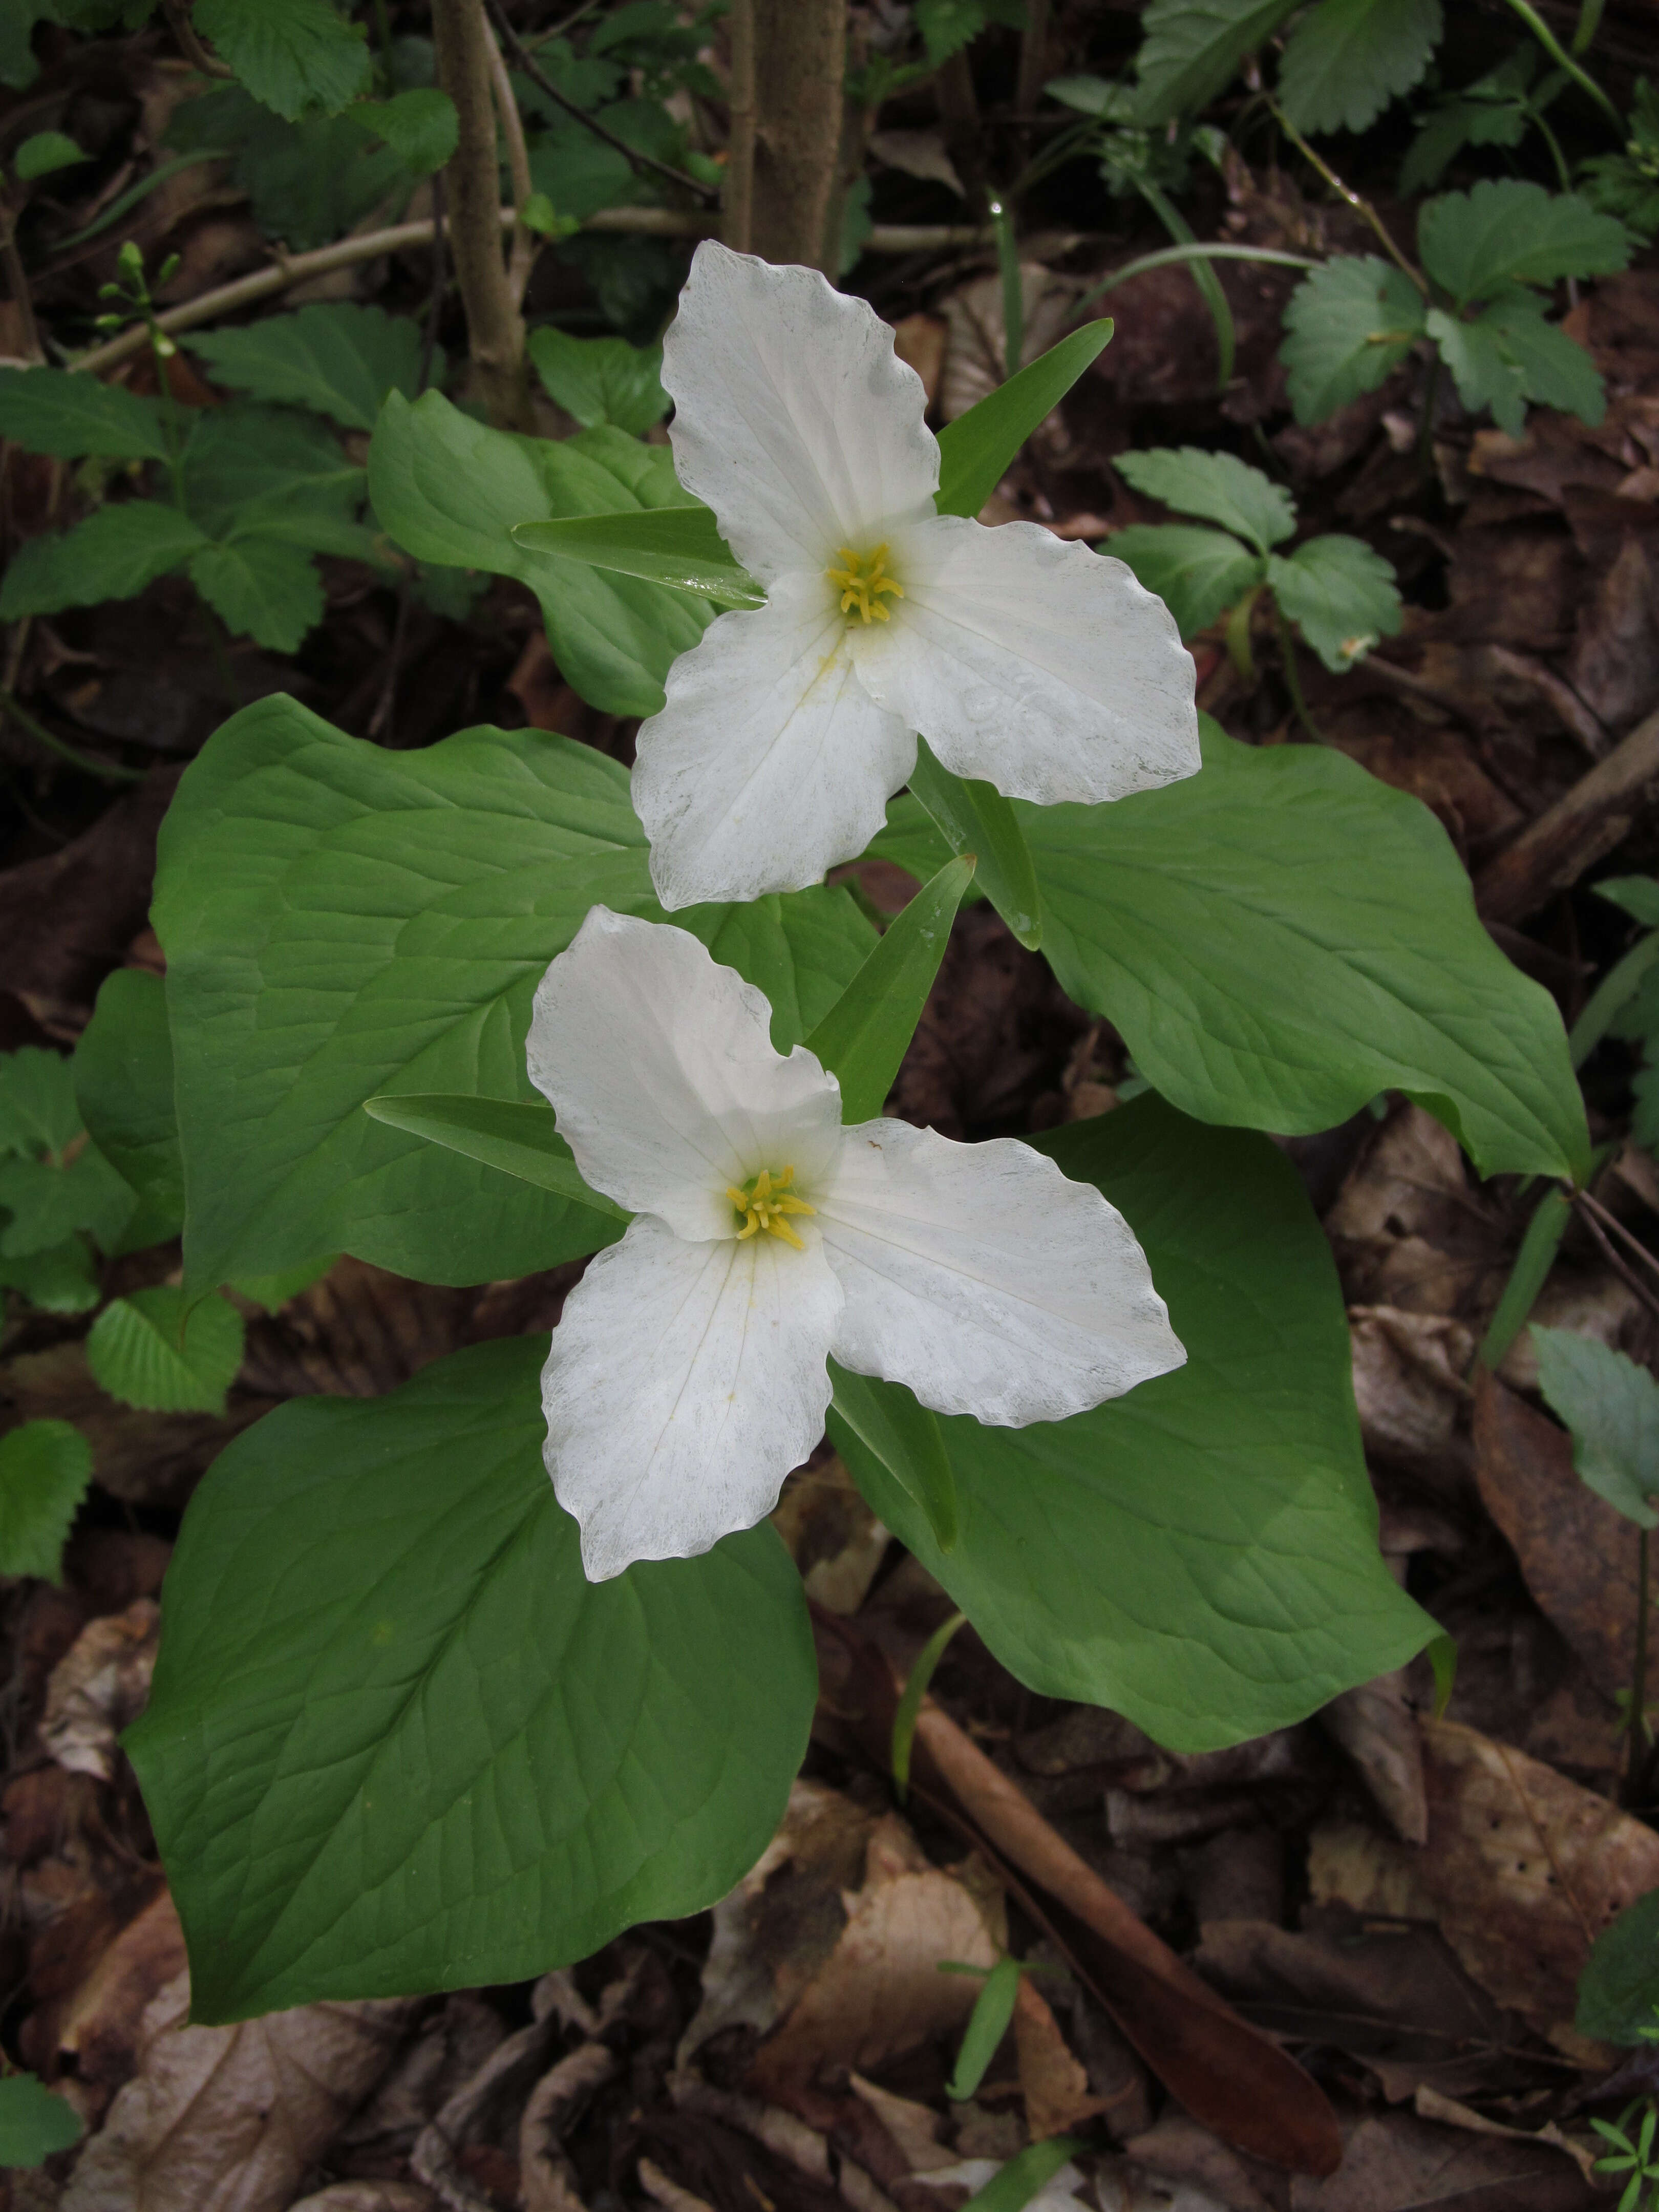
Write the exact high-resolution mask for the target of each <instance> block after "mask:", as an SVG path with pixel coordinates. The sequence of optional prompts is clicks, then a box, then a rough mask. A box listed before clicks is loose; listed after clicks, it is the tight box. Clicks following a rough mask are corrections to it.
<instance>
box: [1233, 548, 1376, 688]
mask: <svg viewBox="0 0 1659 2212" xmlns="http://www.w3.org/2000/svg"><path fill="white" fill-rule="evenodd" d="M1267 581H1268V583H1269V584H1271V585H1272V586H1273V595H1274V597H1275V598H1276V599H1278V601H1279V605H1280V606H1281V607H1282V608H1283V609H1284V611H1285V613H1286V614H1287V615H1288V616H1289V617H1290V618H1291V621H1292V622H1293V623H1295V624H1296V626H1297V629H1299V630H1300V631H1301V633H1302V635H1303V636H1304V638H1306V640H1307V641H1308V643H1309V644H1310V646H1312V647H1313V649H1314V651H1315V652H1316V653H1317V654H1318V655H1319V657H1320V659H1322V661H1323V662H1324V664H1325V665H1326V667H1327V668H1329V669H1333V670H1334V671H1335V672H1336V673H1337V674H1338V675H1339V676H1340V675H1341V674H1342V672H1343V671H1344V670H1346V669H1349V668H1352V666H1353V665H1354V663H1355V662H1356V661H1357V660H1362V659H1364V656H1365V655H1366V653H1369V652H1370V649H1371V647H1373V646H1374V645H1375V644H1376V641H1377V640H1378V638H1380V637H1393V636H1394V635H1395V633H1396V632H1397V631H1398V629H1399V628H1400V625H1401V622H1402V621H1403V620H1404V619H1405V617H1404V615H1403V613H1402V611H1401V605H1400V590H1399V586H1397V585H1396V584H1395V578H1394V566H1393V563H1392V562H1389V561H1387V560H1385V559H1384V558H1383V556H1382V554H1380V553H1376V552H1374V551H1373V550H1371V548H1370V546H1369V545H1367V544H1366V543H1365V542H1364V538H1343V537H1340V536H1334V537H1330V538H1309V540H1308V541H1307V543H1306V544H1304V545H1298V546H1297V549H1296V550H1295V551H1294V552H1293V553H1291V554H1288V555H1280V554H1278V553H1275V554H1273V556H1271V557H1270V558H1269V560H1268V562H1267Z"/></svg>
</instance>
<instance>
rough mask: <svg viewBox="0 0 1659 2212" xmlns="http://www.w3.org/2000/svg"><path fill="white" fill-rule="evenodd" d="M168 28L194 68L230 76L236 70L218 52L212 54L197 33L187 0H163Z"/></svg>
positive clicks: (204, 74) (206, 74)
mask: <svg viewBox="0 0 1659 2212" xmlns="http://www.w3.org/2000/svg"><path fill="white" fill-rule="evenodd" d="M163 5H164V9H165V12H166V15H167V28H168V29H169V30H170V31H171V32H172V33H173V38H174V39H175V40H176V41H177V42H178V47H179V52H180V53H181V54H182V55H183V56H184V58H185V60H186V61H187V62H188V63H189V64H190V65H191V68H192V69H198V70H201V72H202V75H203V76H216V77H229V76H235V74H236V72H235V70H234V69H232V68H231V66H230V64H229V63H228V62H222V61H221V60H220V59H219V57H218V56H217V54H210V52H208V50H207V48H206V47H205V46H204V45H203V44H202V41H201V40H200V39H199V38H198V37H197V34H196V26H195V25H194V24H193V23H192V22H191V20H190V9H189V7H188V5H187V4H186V0H163Z"/></svg>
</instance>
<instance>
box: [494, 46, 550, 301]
mask: <svg viewBox="0 0 1659 2212" xmlns="http://www.w3.org/2000/svg"><path fill="white" fill-rule="evenodd" d="M484 36H485V38H486V39H488V40H489V89H490V91H491V93H492V94H494V95H495V114H496V118H497V120H498V121H499V122H500V124H501V136H502V137H503V138H504V139H505V140H506V141H507V174H508V175H509V176H510V177H511V178H512V179H513V206H514V207H515V208H519V209H522V208H523V206H524V204H525V203H526V200H527V199H528V198H529V197H530V195H531V191H532V189H533V187H532V184H531V179H530V149H529V147H528V146H526V143H525V136H524V118H523V117H522V116H521V115H520V113H519V103H518V101H517V100H516V99H515V98H514V97H513V80H512V79H511V77H509V76H508V75H507V64H506V63H505V62H504V61H503V60H502V59H501V47H500V46H498V45H497V43H496V41H495V39H494V38H493V37H491V36H490V30H489V24H488V22H486V23H485V25H484ZM540 248H541V240H539V239H538V237H537V235H536V234H535V232H534V231H533V230H531V229H528V228H526V225H525V224H523V223H522V222H520V223H517V224H515V225H514V226H513V245H512V250H511V252H509V254H508V256H507V291H508V292H509V294H510V295H512V300H513V307H515V308H518V307H523V305H524V295H525V288H526V286H527V285H528V283H529V282H530V272H531V270H532V268H533V267H534V265H535V261H536V256H537V254H538V252H539V251H540Z"/></svg>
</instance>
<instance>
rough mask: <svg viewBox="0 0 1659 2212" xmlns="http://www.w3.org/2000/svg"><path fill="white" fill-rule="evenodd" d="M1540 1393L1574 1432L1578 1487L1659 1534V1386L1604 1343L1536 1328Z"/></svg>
mask: <svg viewBox="0 0 1659 2212" xmlns="http://www.w3.org/2000/svg"><path fill="white" fill-rule="evenodd" d="M1532 1340H1533V1346H1534V1350H1535V1351H1536V1352H1537V1354H1538V1387H1539V1389H1541V1391H1542V1392H1543V1394H1544V1397H1545V1399H1546V1401H1547V1403H1548V1405H1549V1406H1550V1407H1551V1409H1552V1410H1553V1412H1555V1413H1559V1415H1560V1417H1561V1419H1563V1420H1564V1421H1565V1423H1566V1425H1567V1427H1568V1428H1569V1430H1571V1433H1572V1463H1573V1466H1574V1467H1575V1468H1576V1469H1577V1473H1578V1476H1579V1480H1581V1481H1582V1482H1583V1483H1584V1484H1585V1485H1586V1486H1587V1487H1588V1488H1589V1489H1591V1490H1593V1491H1594V1492H1595V1494H1596V1496H1597V1497H1598V1498H1606V1500H1607V1504H1609V1505H1613V1506H1616V1507H1617V1508H1618V1510H1619V1511H1620V1513H1622V1514H1624V1515H1625V1516H1626V1519H1627V1520H1631V1521H1634V1522H1636V1524H1637V1526H1638V1528H1659V1510H1656V1506H1655V1503H1654V1501H1655V1500H1656V1498H1659V1383H1656V1382H1655V1380H1654V1378H1653V1376H1651V1375H1650V1373H1649V1371H1648V1370H1647V1369H1646V1368H1645V1367H1638V1365H1637V1364H1636V1362H1635V1361H1634V1360H1633V1359H1632V1358H1628V1357H1627V1356H1626V1354H1625V1353H1624V1352H1619V1351H1616V1350H1615V1349H1614V1348H1613V1346H1612V1345H1610V1344H1603V1343H1602V1342H1601V1340H1600V1339H1599V1338H1597V1337H1593V1336H1581V1335H1579V1334H1577V1331H1576V1330H1573V1329H1567V1328H1543V1327H1541V1326H1540V1325H1534V1328H1533V1332H1532Z"/></svg>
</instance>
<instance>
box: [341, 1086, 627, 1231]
mask: <svg viewBox="0 0 1659 2212" xmlns="http://www.w3.org/2000/svg"><path fill="white" fill-rule="evenodd" d="M363 1111H364V1112H365V1113H366V1114H372V1115H374V1119H375V1120H376V1121H384V1122H386V1124H387V1126H388V1127H391V1128H393V1129H406V1130H408V1131H409V1133H410V1134H411V1135H412V1136H416V1137H425V1138H426V1139H428V1141H429V1142H430V1143H432V1144H435V1145H447V1146H448V1147H449V1149H450V1151H451V1152H459V1153H461V1154H462V1155H463V1156H464V1157H465V1158H467V1159H469V1160H482V1161H483V1162H484V1164H485V1165H486V1166H488V1167H492V1168H501V1170H503V1171H504V1172H505V1173H506V1174H507V1175H510V1176H518V1178H519V1180H520V1182H530V1183H534V1184H535V1185H536V1186H537V1187H538V1188H539V1189H542V1190H550V1191H551V1192H552V1193H553V1194H554V1196H555V1197H556V1198H562V1199H568V1200H570V1201H571V1202H572V1203H573V1204H574V1205H576V1206H586V1207H588V1208H589V1209H590V1210H591V1211H592V1212H594V1213H597V1214H601V1215H603V1216H605V1220H604V1221H601V1222H595V1223H594V1224H593V1225H592V1235H593V1237H594V1238H595V1241H596V1243H612V1242H614V1241H615V1239H616V1237H618V1236H620V1235H621V1233H622V1231H621V1228H620V1227H619V1226H616V1225H619V1224H622V1223H625V1222H628V1221H629V1220H631V1219H632V1218H633V1217H632V1215H631V1214H630V1213H629V1211H628V1209H627V1207H626V1206H618V1205H617V1203H616V1201H615V1200H614V1199H609V1198H605V1197H604V1196H603V1195H602V1194H600V1193H599V1191H597V1190H593V1189H591V1188H589V1186H588V1185H587V1184H586V1182H583V1180H582V1178H581V1176H580V1172H579V1171H578V1170H577V1167H576V1163H575V1161H574V1159H573V1158H572V1157H571V1152H570V1147H569V1146H568V1145H567V1144H566V1142H565V1140H564V1139H563V1138H562V1136H561V1135H560V1134H559V1133H558V1131H557V1129H556V1127H554V1123H553V1109H552V1108H551V1107H550V1106H549V1105H547V1104H546V1103H543V1104H541V1105H539V1106H535V1105H532V1104H531V1103H529V1102H528V1101H527V1100H526V1099H520V1098H465V1097H462V1098H453V1097H443V1096H441V1095H437V1096H434V1097H422V1095H421V1094H420V1093H419V1092H418V1091H417V1092H414V1093H412V1094H410V1095H409V1096H407V1097H400V1098H367V1099H365V1100H364V1102H363Z"/></svg>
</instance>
